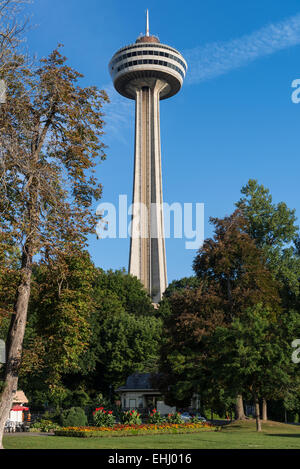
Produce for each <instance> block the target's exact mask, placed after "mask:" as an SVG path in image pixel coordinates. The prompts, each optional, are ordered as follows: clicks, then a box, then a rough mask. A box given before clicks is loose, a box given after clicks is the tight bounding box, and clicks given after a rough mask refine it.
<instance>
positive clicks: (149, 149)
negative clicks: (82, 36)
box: [109, 14, 187, 303]
mask: <svg viewBox="0 0 300 469" xmlns="http://www.w3.org/2000/svg"><path fill="white" fill-rule="evenodd" d="M186 70H187V64H186V61H185V60H184V58H183V57H182V55H181V54H180V52H178V51H177V50H176V49H174V48H172V47H170V46H167V45H165V44H161V43H160V42H159V39H158V38H157V37H155V36H151V35H150V34H149V20H148V14H147V26H146V34H145V36H141V37H139V38H138V39H137V40H136V42H135V43H134V44H131V45H129V46H126V47H123V48H122V49H120V50H119V51H118V52H116V53H115V54H114V56H113V57H112V59H111V61H110V63H109V71H110V74H111V77H112V80H113V82H114V86H115V88H116V90H117V91H118V92H119V93H120V94H121V95H123V96H125V97H126V98H129V99H133V100H135V103H136V113H135V163H134V184H133V212H132V233H131V242H130V256H129V273H130V274H132V275H135V276H136V277H138V278H139V279H140V280H141V282H142V283H143V285H144V286H145V288H146V289H147V290H148V292H149V294H150V295H151V297H152V300H153V302H154V303H158V302H159V301H160V300H161V298H162V295H163V293H164V291H165V289H166V287H167V266H166V252H165V238H164V220H163V196H162V172H161V145H160V116H159V107H160V100H161V99H166V98H169V97H171V96H173V95H175V94H176V93H178V91H179V90H180V88H181V86H182V83H183V80H184V77H185V74H186Z"/></svg>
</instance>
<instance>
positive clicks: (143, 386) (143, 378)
mask: <svg viewBox="0 0 300 469" xmlns="http://www.w3.org/2000/svg"><path fill="white" fill-rule="evenodd" d="M152 376H153V375H152V373H134V374H133V375H130V376H129V377H128V378H127V380H126V384H125V386H121V387H119V388H118V389H117V390H118V391H128V390H154V388H153V385H152V383H151V377H152Z"/></svg>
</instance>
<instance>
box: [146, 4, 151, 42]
mask: <svg viewBox="0 0 300 469" xmlns="http://www.w3.org/2000/svg"><path fill="white" fill-rule="evenodd" d="M146 36H150V33H149V10H148V8H147V13H146Z"/></svg>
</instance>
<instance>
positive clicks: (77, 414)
mask: <svg viewBox="0 0 300 469" xmlns="http://www.w3.org/2000/svg"><path fill="white" fill-rule="evenodd" d="M60 425H61V426H62V427H84V426H85V425H87V417H86V415H85V412H84V410H83V409H81V407H71V408H70V409H66V410H63V411H62V412H61V415H60Z"/></svg>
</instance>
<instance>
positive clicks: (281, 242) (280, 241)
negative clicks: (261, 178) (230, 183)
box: [236, 179, 300, 308]
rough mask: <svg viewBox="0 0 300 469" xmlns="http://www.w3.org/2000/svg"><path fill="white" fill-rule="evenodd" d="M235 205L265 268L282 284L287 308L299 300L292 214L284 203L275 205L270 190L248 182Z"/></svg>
mask: <svg viewBox="0 0 300 469" xmlns="http://www.w3.org/2000/svg"><path fill="white" fill-rule="evenodd" d="M241 192H242V194H243V197H242V198H241V199H240V200H239V201H238V202H237V204H236V205H237V207H238V208H239V209H240V210H241V211H242V213H243V215H244V217H245V219H246V220H247V223H248V226H247V231H248V233H249V235H250V236H251V238H252V239H253V240H254V241H255V243H256V244H257V246H258V247H260V248H262V249H263V250H264V253H265V256H266V258H267V262H268V267H269V269H270V270H271V272H272V273H273V274H274V276H275V278H276V279H277V280H278V281H279V282H280V284H281V296H282V298H283V301H284V305H285V306H286V307H287V308H288V307H290V306H291V305H292V306H294V304H295V296H296V297H297V296H299V291H300V290H299V277H300V255H299V250H298V247H297V246H298V244H297V243H298V240H299V227H298V226H297V225H296V215H295V210H291V209H289V208H288V207H287V205H286V204H285V203H284V202H280V203H278V204H274V203H273V201H272V196H271V194H270V191H269V189H267V188H265V187H264V186H263V185H259V184H258V182H257V181H256V180H253V179H250V180H249V182H248V184H247V185H246V186H244V187H243V188H242V190H241Z"/></svg>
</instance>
